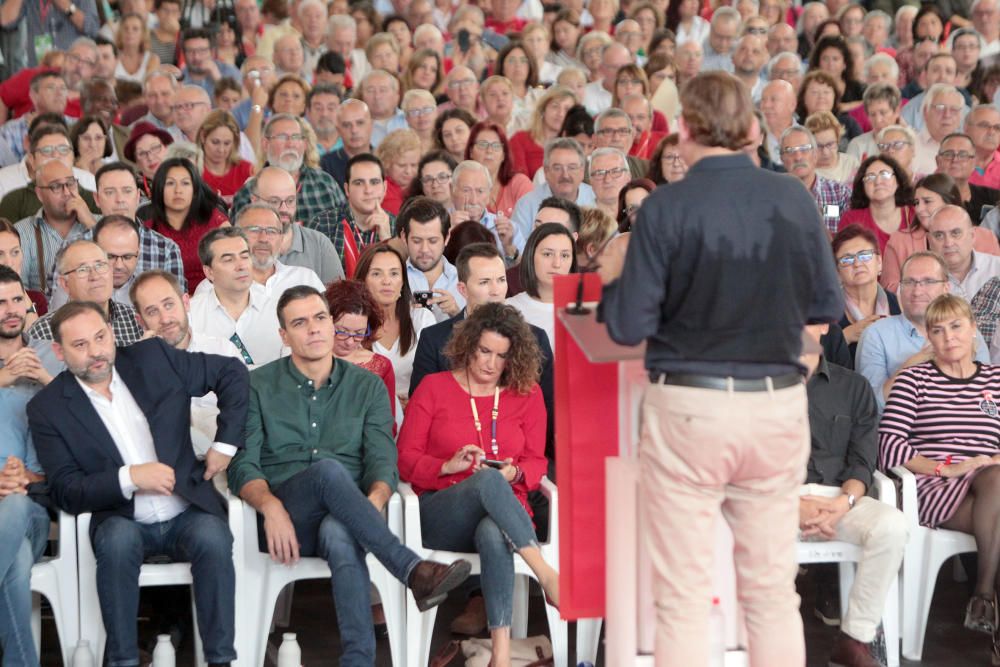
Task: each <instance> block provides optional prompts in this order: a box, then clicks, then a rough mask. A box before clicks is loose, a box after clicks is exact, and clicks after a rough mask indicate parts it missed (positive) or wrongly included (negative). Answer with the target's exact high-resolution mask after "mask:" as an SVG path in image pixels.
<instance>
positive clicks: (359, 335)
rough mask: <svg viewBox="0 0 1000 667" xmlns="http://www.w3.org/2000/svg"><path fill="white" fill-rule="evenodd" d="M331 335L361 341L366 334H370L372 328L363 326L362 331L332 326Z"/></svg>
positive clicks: (341, 338)
mask: <svg viewBox="0 0 1000 667" xmlns="http://www.w3.org/2000/svg"><path fill="white" fill-rule="evenodd" d="M333 335H334V336H335V337H337V338H339V339H340V340H348V339H351V338H353V339H354V340H356V341H362V340H364V339H365V338H368V336H371V335H372V328H371V327H370V326H368V327H365V330H364V331H345V330H343V329H337V328H336V327H334V329H333Z"/></svg>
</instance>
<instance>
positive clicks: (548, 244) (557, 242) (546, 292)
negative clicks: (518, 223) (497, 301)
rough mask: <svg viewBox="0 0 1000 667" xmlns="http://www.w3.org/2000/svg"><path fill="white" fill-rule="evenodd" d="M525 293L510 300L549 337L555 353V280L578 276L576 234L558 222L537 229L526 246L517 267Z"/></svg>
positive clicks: (547, 223)
mask: <svg viewBox="0 0 1000 667" xmlns="http://www.w3.org/2000/svg"><path fill="white" fill-rule="evenodd" d="M518 270H519V271H520V274H521V276H520V278H521V287H522V288H523V289H524V291H523V292H521V293H519V294H517V295H515V296H512V297H510V298H509V299H507V303H508V304H509V305H511V306H514V307H515V308H517V310H518V311H520V313H521V315H523V316H524V320H525V321H526V322H527V323H528V324H533V325H535V326H536V327H538V328H539V329H541V330H542V331H544V332H545V334H546V335H547V336H548V337H549V345H551V346H553V347H552V349H555V344H556V341H555V309H554V306H553V305H552V301H553V287H554V285H555V277H556V276H565V275H569V274H570V273H576V240H575V239H574V238H573V233H572V232H570V231H569V229H567V228H566V227H565V226H564V225H561V224H559V223H557V222H546V223H543V224H541V225H538V226H537V227H535V229H534V230H533V231H532V232H531V235H530V236H528V240H527V241H526V242H525V244H524V255H523V257H522V259H521V263H520V265H519V267H518Z"/></svg>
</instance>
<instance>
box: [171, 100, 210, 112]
mask: <svg viewBox="0 0 1000 667" xmlns="http://www.w3.org/2000/svg"><path fill="white" fill-rule="evenodd" d="M202 104H208V102H204V101H202V102H178V103H177V104H175V105H174V106H173V110H174V111H194V110H195V107H198V106H201V105H202Z"/></svg>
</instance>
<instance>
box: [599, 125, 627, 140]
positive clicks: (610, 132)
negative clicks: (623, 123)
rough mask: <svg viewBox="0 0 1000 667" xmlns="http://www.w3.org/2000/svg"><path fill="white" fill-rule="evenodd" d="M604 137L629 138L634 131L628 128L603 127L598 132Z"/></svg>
mask: <svg viewBox="0 0 1000 667" xmlns="http://www.w3.org/2000/svg"><path fill="white" fill-rule="evenodd" d="M597 133H598V134H599V135H601V136H602V137H623V138H624V137H627V136H628V135H630V134H632V130H631V129H629V128H627V127H603V128H601V129H600V130H598V131H597Z"/></svg>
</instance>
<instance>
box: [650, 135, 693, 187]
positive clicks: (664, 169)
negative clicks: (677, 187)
mask: <svg viewBox="0 0 1000 667" xmlns="http://www.w3.org/2000/svg"><path fill="white" fill-rule="evenodd" d="M679 144H680V135H678V134H668V135H667V136H665V137H663V138H662V139H660V143H659V145H657V147H656V150H655V151H653V157H651V158H650V160H649V173H648V174H647V176H648V177H649V180H650V181H652V182H653V183H654V184H655V185H663V184H664V183H676V182H677V181H679V180H681V179H682V178H684V175H685V174H687V170H688V167H687V163H686V162H684V156H682V155H681V153H680V150H679V149H678V145H679Z"/></svg>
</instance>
